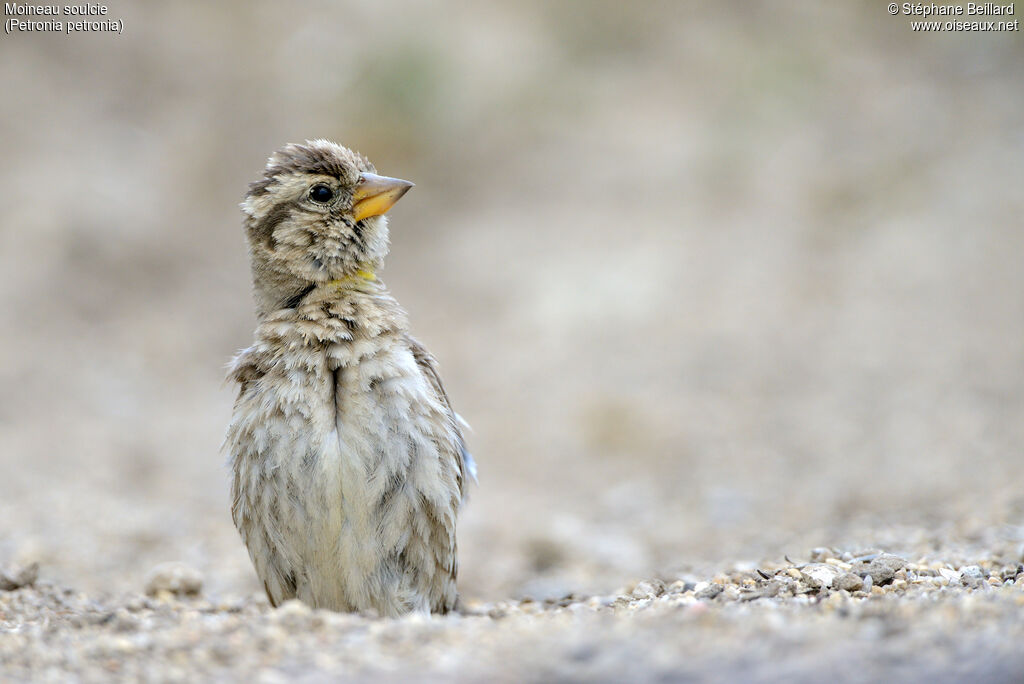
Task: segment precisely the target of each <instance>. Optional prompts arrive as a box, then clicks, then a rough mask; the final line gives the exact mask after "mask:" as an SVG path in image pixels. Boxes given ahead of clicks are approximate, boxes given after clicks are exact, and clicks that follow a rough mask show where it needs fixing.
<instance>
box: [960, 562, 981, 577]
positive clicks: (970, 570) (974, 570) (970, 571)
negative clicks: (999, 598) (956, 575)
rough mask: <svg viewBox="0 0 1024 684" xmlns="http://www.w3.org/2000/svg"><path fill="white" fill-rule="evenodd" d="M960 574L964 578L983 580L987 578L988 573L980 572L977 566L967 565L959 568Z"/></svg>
mask: <svg viewBox="0 0 1024 684" xmlns="http://www.w3.org/2000/svg"><path fill="white" fill-rule="evenodd" d="M960 574H961V575H963V576H964V577H970V578H972V579H983V578H985V577H988V573H987V572H985V571H984V570H982V569H981V568H980V567H978V566H977V565H968V566H965V567H962V568H960Z"/></svg>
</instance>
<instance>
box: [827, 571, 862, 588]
mask: <svg viewBox="0 0 1024 684" xmlns="http://www.w3.org/2000/svg"><path fill="white" fill-rule="evenodd" d="M833 584H834V585H835V587H836V589H842V590H844V591H860V590H861V589H862V588H863V587H864V580H862V579H861V578H860V577H859V576H857V575H855V574H853V573H852V572H844V573H843V574H842V575H839V577H836V578H835V580H834V581H833Z"/></svg>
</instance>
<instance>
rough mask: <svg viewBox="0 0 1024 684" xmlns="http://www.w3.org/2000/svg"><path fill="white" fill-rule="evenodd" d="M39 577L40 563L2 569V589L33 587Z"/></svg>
mask: <svg viewBox="0 0 1024 684" xmlns="http://www.w3.org/2000/svg"><path fill="white" fill-rule="evenodd" d="M38 578H39V563H30V564H28V565H26V566H24V567H21V566H13V567H10V568H6V569H4V570H0V591H14V590H15V589H20V588H22V587H31V586H32V585H33V584H35V583H36V579H38Z"/></svg>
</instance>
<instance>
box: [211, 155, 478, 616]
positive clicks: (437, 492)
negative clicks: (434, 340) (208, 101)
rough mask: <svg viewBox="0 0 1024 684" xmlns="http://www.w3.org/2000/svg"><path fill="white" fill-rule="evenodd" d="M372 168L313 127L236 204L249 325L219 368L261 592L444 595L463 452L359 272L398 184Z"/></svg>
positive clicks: (346, 596) (444, 607)
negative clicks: (253, 322) (230, 407)
mask: <svg viewBox="0 0 1024 684" xmlns="http://www.w3.org/2000/svg"><path fill="white" fill-rule="evenodd" d="M373 172H374V168H373V166H372V165H371V164H370V163H369V162H368V161H367V160H366V159H365V158H364V157H362V156H361V155H358V154H356V153H354V152H351V151H350V150H348V149H346V148H344V147H341V146H339V145H335V144H333V143H330V142H327V141H322V140H317V141H313V142H308V143H307V144H305V145H288V146H286V147H284V148H282V149H281V150H279V151H278V152H276V153H275V154H274V156H272V157H271V158H270V160H269V161H268V163H267V167H266V171H265V175H264V177H263V178H262V179H261V180H259V181H257V182H256V183H253V184H252V186H251V187H250V190H249V193H248V194H247V196H246V199H245V201H244V202H243V204H242V208H243V211H244V213H245V215H246V220H245V226H246V234H247V237H248V239H249V250H250V257H251V259H252V267H253V282H254V292H255V299H256V312H257V318H258V325H257V328H256V333H255V341H254V343H253V345H252V346H251V347H249V348H248V349H245V350H244V351H242V352H241V353H239V355H238V356H237V357H236V358H235V359H234V361H233V362H232V364H231V368H230V371H229V378H231V379H233V380H235V381H237V382H238V383H239V393H238V399H237V400H236V402H235V409H234V415H233V418H232V421H231V425H230V427H229V429H228V434H227V439H226V446H227V449H228V451H229V453H230V464H231V469H232V497H233V502H232V517H233V518H234V521H235V525H236V526H237V527H238V529H239V531H240V533H241V535H242V539H243V540H244V541H245V544H246V546H247V547H248V549H249V554H250V556H251V557H252V560H253V564H254V565H255V568H256V572H257V574H258V575H259V577H260V579H261V581H262V582H263V585H264V587H265V588H266V591H267V595H268V597H269V598H270V601H271V603H273V604H274V605H278V604H280V603H281V602H282V601H284V600H287V599H289V598H293V597H297V598H299V599H301V600H302V601H304V602H306V603H308V604H309V605H311V606H314V607H322V608H330V609H333V610H346V611H347V610H373V611H376V612H378V613H380V614H382V615H400V614H402V613H405V612H408V611H412V610H417V611H433V612H446V611H448V610H451V609H452V608H453V607H454V606H455V602H456V589H455V577H456V573H457V569H458V563H457V556H456V541H455V522H456V516H457V514H458V510H459V506H460V504H461V501H462V498H463V492H464V487H465V485H466V477H467V475H471V474H472V468H473V465H472V460H471V459H470V457H469V454H468V453H467V452H466V450H465V446H464V443H463V438H462V434H461V430H460V422H461V421H460V419H459V417H458V416H457V415H456V414H455V412H454V411H453V410H452V408H451V406H450V404H449V403H448V397H447V395H446V394H445V390H444V387H443V386H442V384H441V380H440V377H439V376H438V373H437V368H436V365H435V362H434V359H433V357H431V355H430V354H429V352H427V351H426V349H424V348H423V346H422V345H420V344H419V343H418V342H417V341H416V340H415V339H413V338H412V337H411V336H410V334H409V330H408V324H407V320H406V315H405V312H404V311H403V310H402V309H401V307H400V306H399V305H398V303H397V302H396V301H395V300H394V298H392V297H391V295H390V294H388V292H387V290H386V288H385V287H384V285H383V284H382V283H381V282H380V281H378V280H377V279H376V277H375V275H374V271H375V269H376V268H377V267H378V266H379V265H380V263H381V260H382V259H383V258H384V256H385V254H386V253H387V244H388V233H387V223H386V219H385V218H384V217H383V216H382V215H380V214H383V212H384V211H386V210H387V208H388V207H390V206H391V204H393V203H394V201H397V198H398V197H400V196H401V195H402V194H404V192H405V190H407V189H408V187H409V185H410V184H405V185H404V186H403V185H401V183H403V182H401V181H396V180H395V179H386V178H381V177H379V176H376V175H375V174H374V173H373ZM374 184H377V185H374ZM378 185H379V187H378ZM319 186H326V187H327V190H324V189H323V187H319ZM368 187H372V191H370V190H367V188H368ZM328 191H329V193H328ZM373 193H377V194H373ZM387 193H391V194H390V195H388V194H387ZM327 194H330V195H331V199H330V200H329V201H326V202H320V201H319V199H322V198H323V197H325V196H326V195H327ZM367 214H369V215H367Z"/></svg>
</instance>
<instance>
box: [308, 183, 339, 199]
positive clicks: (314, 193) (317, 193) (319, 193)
mask: <svg viewBox="0 0 1024 684" xmlns="http://www.w3.org/2000/svg"><path fill="white" fill-rule="evenodd" d="M332 197H334V191H333V190H331V189H330V188H329V187H327V186H326V185H324V184H323V183H320V184H318V185H314V186H313V187H312V188H310V190H309V199H311V200H313V201H314V202H320V203H321V204H326V203H327V202H330V201H331V198H332Z"/></svg>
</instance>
